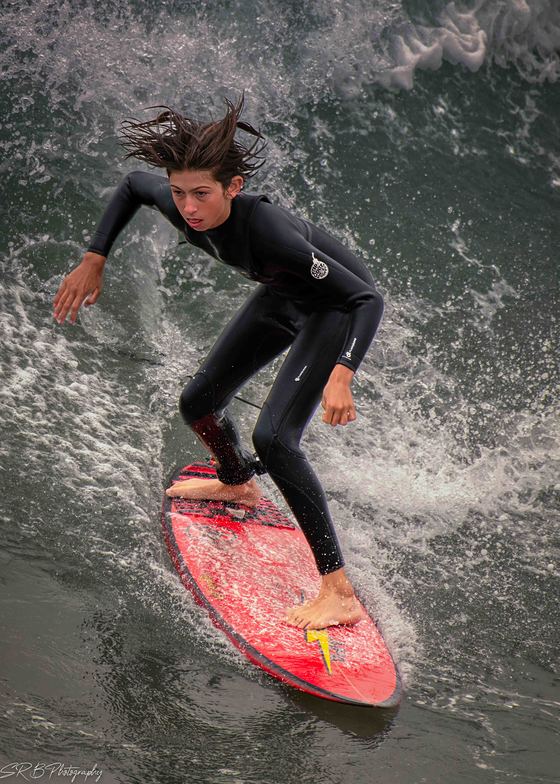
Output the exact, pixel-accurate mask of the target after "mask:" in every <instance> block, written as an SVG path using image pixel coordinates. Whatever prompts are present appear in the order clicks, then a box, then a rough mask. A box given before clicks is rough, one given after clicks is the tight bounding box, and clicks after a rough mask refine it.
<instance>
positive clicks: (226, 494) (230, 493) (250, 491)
mask: <svg viewBox="0 0 560 784" xmlns="http://www.w3.org/2000/svg"><path fill="white" fill-rule="evenodd" d="M165 494H166V495H167V496H169V497H171V498H176V497H177V496H179V497H181V498H188V499H191V500H205V501H226V502H228V501H229V502H231V503H236V504H243V505H244V506H257V504H258V503H259V501H260V500H261V493H260V490H259V486H258V485H257V483H256V482H255V481H254V480H253V479H251V480H249V482H245V483H244V484H242V485H225V484H223V483H222V482H220V481H219V480H218V479H184V480H182V481H180V482H175V484H174V485H172V486H171V487H168V488H167V490H166V491H165Z"/></svg>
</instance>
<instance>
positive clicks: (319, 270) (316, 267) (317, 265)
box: [311, 253, 329, 280]
mask: <svg viewBox="0 0 560 784" xmlns="http://www.w3.org/2000/svg"><path fill="white" fill-rule="evenodd" d="M311 261H312V264H311V275H312V277H314V278H316V279H317V280H322V279H323V278H326V277H327V275H328V274H329V268H328V267H327V265H326V264H325V262H324V261H321V259H318V258H317V257H316V256H315V254H314V253H312V254H311Z"/></svg>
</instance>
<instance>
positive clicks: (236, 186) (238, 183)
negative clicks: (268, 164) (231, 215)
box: [225, 174, 244, 199]
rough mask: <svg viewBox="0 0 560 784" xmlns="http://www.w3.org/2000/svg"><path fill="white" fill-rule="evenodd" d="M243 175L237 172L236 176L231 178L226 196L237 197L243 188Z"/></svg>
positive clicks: (229, 197)
mask: <svg viewBox="0 0 560 784" xmlns="http://www.w3.org/2000/svg"><path fill="white" fill-rule="evenodd" d="M243 183H244V180H243V177H241V176H240V175H238V174H236V175H235V177H232V178H231V182H230V184H229V185H228V186H227V188H226V189H225V190H226V197H227V198H228V199H235V197H236V196H237V195H238V194H239V193H240V191H241V189H242V188H243Z"/></svg>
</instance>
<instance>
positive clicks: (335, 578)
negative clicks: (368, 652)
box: [286, 569, 365, 629]
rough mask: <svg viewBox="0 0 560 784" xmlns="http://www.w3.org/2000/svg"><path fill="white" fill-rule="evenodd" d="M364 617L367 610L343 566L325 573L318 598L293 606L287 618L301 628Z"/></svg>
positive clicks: (325, 625)
mask: <svg viewBox="0 0 560 784" xmlns="http://www.w3.org/2000/svg"><path fill="white" fill-rule="evenodd" d="M364 616H365V612H364V609H363V607H362V605H361V604H360V602H359V601H358V599H357V597H356V594H355V593H354V589H353V588H352V584H351V582H350V580H349V579H348V578H347V577H346V575H345V573H344V569H338V570H337V571H336V572H331V574H326V575H324V576H323V578H322V582H321V589H320V591H319V595H318V596H317V597H316V598H315V599H312V600H311V601H309V602H305V603H304V604H299V605H296V606H295V607H291V608H290V609H289V610H288V612H287V614H286V621H287V623H289V624H290V626H296V627H297V628H298V629H325V628H326V627H327V626H341V625H347V626H350V625H354V624H356V623H358V622H359V621H361V620H362V618H364Z"/></svg>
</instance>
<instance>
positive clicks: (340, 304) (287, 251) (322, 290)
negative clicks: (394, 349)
mask: <svg viewBox="0 0 560 784" xmlns="http://www.w3.org/2000/svg"><path fill="white" fill-rule="evenodd" d="M251 228H252V231H251V237H252V247H253V254H254V258H256V259H259V258H261V259H266V261H265V264H267V263H271V264H272V265H273V266H274V267H275V268H276V270H279V271H280V272H282V273H284V274H287V275H289V276H297V278H299V280H300V288H301V292H302V293H304V292H306V291H307V292H309V300H310V303H311V304H313V303H316V304H320V306H321V307H331V308H334V309H336V310H343V311H346V312H347V313H349V314H350V324H349V329H348V336H347V339H346V343H345V345H344V348H343V350H342V351H341V353H340V356H339V358H338V361H337V363H338V364H341V365H345V366H346V367H348V368H350V369H351V370H354V371H356V370H357V369H358V367H359V365H360V364H361V362H362V360H363V358H364V356H365V354H366V351H367V350H368V348H369V346H370V344H371V342H372V340H373V338H374V335H375V333H376V331H377V327H378V326H379V322H380V321H381V316H382V314H383V298H382V297H381V295H380V294H379V292H378V291H377V290H376V288H375V286H374V285H373V282H369V281H367V280H364V279H363V278H362V277H360V275H359V274H357V267H358V265H359V264H360V263H359V262H357V259H356V258H355V257H354V256H353V255H352V254H350V251H348V250H347V249H346V248H343V246H340V245H339V243H337V242H336V241H334V240H332V238H329V237H328V235H324V237H326V238H328V239H329V240H331V241H328V242H327V243H324V242H321V243H317V244H314V243H313V242H312V241H311V240H310V239H308V237H307V236H306V234H309V233H311V234H312V232H309V229H310V225H309V224H306V223H305V222H304V221H300V220H299V219H297V218H295V217H294V216H291V215H290V214H289V213H287V212H285V211H284V210H280V209H278V208H275V207H274V206H273V205H269V204H265V205H259V209H258V210H255V214H254V217H253V221H252V224H251ZM319 245H320V247H318V246H319ZM326 246H328V252H325V251H326V250H327V247H326ZM337 253H338V254H339V255H340V256H342V255H344V256H345V257H346V261H347V263H346V264H345V263H343V262H342V259H338V258H336V256H337ZM348 257H352V258H351V260H352V264H353V265H354V267H355V269H354V270H352V269H349V268H348V267H349V265H348ZM360 266H361V265H360ZM363 273H364V277H365V276H368V277H370V276H369V272H368V271H367V269H366V268H365V267H364V270H363ZM325 339H327V340H328V335H326V336H325Z"/></svg>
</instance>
